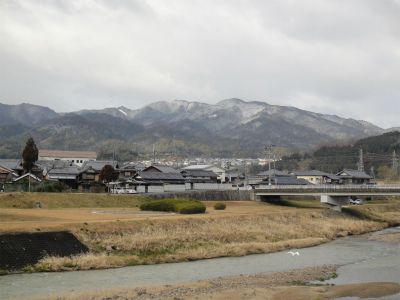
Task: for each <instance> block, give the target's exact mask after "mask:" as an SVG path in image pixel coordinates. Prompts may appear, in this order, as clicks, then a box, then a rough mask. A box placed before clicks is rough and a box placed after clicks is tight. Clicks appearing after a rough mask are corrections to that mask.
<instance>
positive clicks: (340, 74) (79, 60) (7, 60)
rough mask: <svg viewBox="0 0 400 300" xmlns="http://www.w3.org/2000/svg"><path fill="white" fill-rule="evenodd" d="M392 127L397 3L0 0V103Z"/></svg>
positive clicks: (398, 70)
mask: <svg viewBox="0 0 400 300" xmlns="http://www.w3.org/2000/svg"><path fill="white" fill-rule="evenodd" d="M232 97H237V98H241V99H244V100H257V101H266V102H268V103H271V104H278V105H292V106H296V107H299V108H304V109H307V110H312V111H316V112H323V113H331V114H338V115H341V116H345V117H354V118H357V119H365V120H368V121H371V122H374V123H376V124H378V125H380V126H383V127H390V126H400V120H399V114H400V0H329V1H328V0H318V1H315V0H254V1H251V0H248V1H244V0H242V1H241V0H225V1H223V0H168V1H166V0H148V1H145V0H131V1H128V0H126V1H123V0H113V1H109V0H102V1H100V0H98V1H94V0H93V1H84V0H65V1H61V0H59V1H50V0H40V1H34V0H31V1H10V0H1V1H0V102H2V103H7V104H18V103H21V102H29V103H34V104H40V105H45V106H49V107H51V108H53V109H55V110H56V111H71V110H78V109H83V108H103V107H110V106H120V105H124V106H127V107H129V108H139V107H141V106H143V105H145V104H148V103H151V102H155V101H160V100H174V99H186V100H190V101H201V102H206V103H216V102H218V101H219V100H222V99H225V98H232Z"/></svg>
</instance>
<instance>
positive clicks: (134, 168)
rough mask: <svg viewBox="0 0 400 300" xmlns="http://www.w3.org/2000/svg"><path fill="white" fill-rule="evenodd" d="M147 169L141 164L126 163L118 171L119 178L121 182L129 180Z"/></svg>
mask: <svg viewBox="0 0 400 300" xmlns="http://www.w3.org/2000/svg"><path fill="white" fill-rule="evenodd" d="M143 169H145V166H144V165H143V164H141V163H135V162H128V163H124V164H122V165H121V166H120V168H119V169H118V173H119V176H118V178H119V179H121V180H128V179H129V178H132V177H133V176H134V175H136V173H137V172H139V171H142V170H143Z"/></svg>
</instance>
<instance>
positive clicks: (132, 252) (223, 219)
mask: <svg viewBox="0 0 400 300" xmlns="http://www.w3.org/2000/svg"><path fill="white" fill-rule="evenodd" d="M266 207H269V206H267V205H264V206H263V208H264V209H265V208H266ZM385 226H387V224H386V223H382V222H374V221H368V220H359V219H356V218H353V217H350V216H346V215H343V214H340V213H337V212H334V211H331V210H320V209H319V210H305V209H294V208H291V209H284V210H283V211H281V212H277V211H275V212H274V213H268V212H267V211H264V213H263V214H258V215H227V216H223V215H222V216H221V215H215V216H209V217H202V218H201V217H200V218H171V219H165V218H164V219H151V220H150V219H148V220H138V221H129V222H127V221H124V222H114V223H108V224H107V226H105V224H98V223H89V224H87V225H85V226H79V227H76V226H73V227H71V228H70V230H71V231H72V232H74V233H75V235H76V236H77V237H78V238H79V239H80V240H81V241H83V242H84V243H85V244H86V245H88V246H89V247H90V249H91V253H90V254H88V255H86V256H81V257H79V258H45V259H43V260H42V261H41V262H39V263H38V264H37V266H36V268H37V269H38V270H62V269H63V266H65V265H67V266H71V265H72V266H74V267H73V268H74V269H90V268H104V267H115V266H123V265H135V264H154V263H164V262H176V261H187V260H197V259H204V258H213V257H222V256H241V255H247V254H254V253H268V252H274V251H279V250H284V249H288V248H302V247H308V246H314V245H318V244H321V243H323V242H326V241H329V240H332V239H335V238H336V237H338V236H346V235H350V234H351V235H352V234H361V233H365V232H370V231H375V230H379V229H382V228H384V227H385ZM104 253H108V254H109V255H110V256H108V257H110V258H111V257H113V258H115V261H114V262H112V263H109V264H108V265H107V262H104V263H97V260H98V259H101V258H102V256H101V255H102V254H104ZM99 255H100V256H99ZM49 266H50V267H49Z"/></svg>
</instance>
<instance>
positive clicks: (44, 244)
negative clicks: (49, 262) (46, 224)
mask: <svg viewBox="0 0 400 300" xmlns="http://www.w3.org/2000/svg"><path fill="white" fill-rule="evenodd" d="M87 251H89V249H88V248H87V247H86V246H85V245H84V244H82V243H81V242H80V241H79V240H78V239H77V238H76V237H75V236H74V235H73V234H72V233H69V232H40V233H18V234H2V235H0V269H3V270H18V269H22V268H23V267H25V266H27V265H34V264H36V263H37V262H38V261H39V260H40V259H42V258H43V257H45V256H71V255H77V254H80V253H85V252H87Z"/></svg>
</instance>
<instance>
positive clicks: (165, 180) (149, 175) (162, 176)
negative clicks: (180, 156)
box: [133, 170, 186, 193]
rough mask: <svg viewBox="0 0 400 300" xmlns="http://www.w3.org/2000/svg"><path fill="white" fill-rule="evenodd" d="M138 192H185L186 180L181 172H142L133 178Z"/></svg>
mask: <svg viewBox="0 0 400 300" xmlns="http://www.w3.org/2000/svg"><path fill="white" fill-rule="evenodd" d="M133 183H134V184H135V185H136V190H137V191H138V192H145V193H151V192H164V191H166V192H168V191H185V190H186V187H185V178H184V177H183V176H182V174H181V173H179V172H177V173H176V172H174V173H164V172H159V171H149V170H147V171H145V170H143V171H140V172H138V173H136V175H135V176H133Z"/></svg>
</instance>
